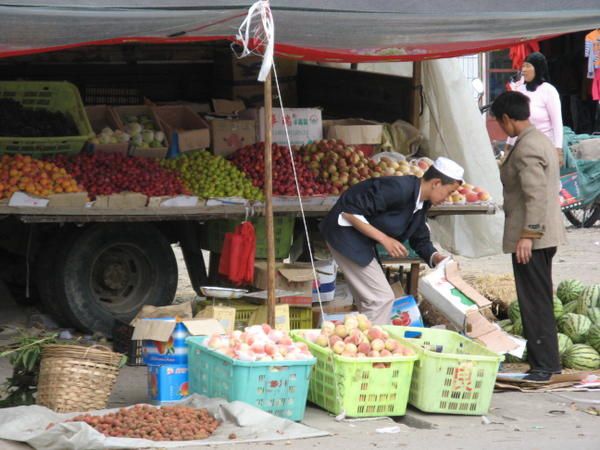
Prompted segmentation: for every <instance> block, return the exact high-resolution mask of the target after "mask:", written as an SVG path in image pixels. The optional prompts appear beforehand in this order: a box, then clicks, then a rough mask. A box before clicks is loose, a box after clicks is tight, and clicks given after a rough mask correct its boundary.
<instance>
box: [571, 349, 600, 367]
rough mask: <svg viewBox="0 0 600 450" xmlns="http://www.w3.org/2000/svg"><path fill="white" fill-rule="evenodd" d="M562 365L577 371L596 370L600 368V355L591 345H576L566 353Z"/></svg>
mask: <svg viewBox="0 0 600 450" xmlns="http://www.w3.org/2000/svg"><path fill="white" fill-rule="evenodd" d="M562 363H563V364H564V365H565V366H566V367H568V368H570V369H576V370H596V369H597V368H599V367H600V354H599V353H598V352H597V351H596V350H594V349H593V348H592V347H590V346H589V345H585V344H574V345H573V346H572V347H570V348H568V349H567V351H565V353H564V355H563V358H562Z"/></svg>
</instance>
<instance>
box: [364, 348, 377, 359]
mask: <svg viewBox="0 0 600 450" xmlns="http://www.w3.org/2000/svg"><path fill="white" fill-rule="evenodd" d="M367 356H369V358H379V352H378V351H377V350H371V351H370V352H369V353H367Z"/></svg>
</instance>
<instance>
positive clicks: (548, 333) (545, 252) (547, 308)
mask: <svg viewBox="0 0 600 450" xmlns="http://www.w3.org/2000/svg"><path fill="white" fill-rule="evenodd" d="M555 253H556V247H552V248H544V249H541V250H533V252H532V256H531V260H530V261H529V262H528V263H527V264H518V263H517V258H516V255H515V254H514V253H513V255H512V264H513V271H514V274H515V283H516V285H517V296H518V299H519V307H520V308H521V318H522V320H523V332H524V335H525V338H526V339H527V357H528V360H529V365H530V366H531V370H532V371H539V372H551V373H557V372H560V370H561V366H560V357H559V356H558V339H557V337H556V320H555V319H554V308H553V302H552V257H553V256H554V255H555Z"/></svg>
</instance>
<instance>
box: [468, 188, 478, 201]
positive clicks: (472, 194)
mask: <svg viewBox="0 0 600 450" xmlns="http://www.w3.org/2000/svg"><path fill="white" fill-rule="evenodd" d="M465 198H466V200H467V203H475V202H478V201H479V194H478V193H477V192H474V191H470V192H467V194H466V195H465Z"/></svg>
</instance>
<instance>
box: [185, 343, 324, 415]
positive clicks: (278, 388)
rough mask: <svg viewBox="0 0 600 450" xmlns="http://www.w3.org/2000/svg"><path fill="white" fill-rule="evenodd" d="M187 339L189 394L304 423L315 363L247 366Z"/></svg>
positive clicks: (264, 363) (250, 364)
mask: <svg viewBox="0 0 600 450" xmlns="http://www.w3.org/2000/svg"><path fill="white" fill-rule="evenodd" d="M204 339H206V337H203V336H193V337H189V338H188V339H187V343H188V346H189V347H188V364H189V383H190V384H189V387H190V393H196V394H201V395H205V396H207V397H219V398H224V399H226V400H228V401H235V400H238V401H242V402H244V403H248V404H250V405H252V406H255V407H257V408H259V409H262V410H263V411H266V412H268V413H271V414H273V415H275V416H278V417H283V418H285V419H290V420H302V418H303V417H304V411H305V410H306V398H307V396H308V384H309V381H310V375H311V371H312V367H313V365H314V364H315V362H316V360H315V359H312V360H308V361H277V362H246V361H238V360H236V359H231V358H229V357H228V356H225V355H222V354H221V353H218V352H215V351H213V350H212V349H209V348H207V347H205V346H204V345H202V342H203V341H204Z"/></svg>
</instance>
